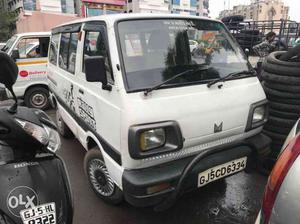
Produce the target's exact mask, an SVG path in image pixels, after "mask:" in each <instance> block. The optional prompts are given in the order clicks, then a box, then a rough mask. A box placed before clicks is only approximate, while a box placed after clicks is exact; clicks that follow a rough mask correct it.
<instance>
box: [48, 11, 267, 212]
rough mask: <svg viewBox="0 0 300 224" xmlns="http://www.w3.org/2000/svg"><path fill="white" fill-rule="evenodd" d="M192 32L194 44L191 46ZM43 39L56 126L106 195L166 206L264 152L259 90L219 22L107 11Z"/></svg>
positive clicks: (110, 199)
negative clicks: (80, 151)
mask: <svg viewBox="0 0 300 224" xmlns="http://www.w3.org/2000/svg"><path fill="white" fill-rule="evenodd" d="M190 40H195V41H197V42H198V44H199V46H201V48H202V50H201V51H199V50H197V51H195V52H196V53H195V54H194V53H191V52H190V45H189V41H190ZM51 45H52V46H53V48H52V47H51V50H50V51H49V66H48V79H49V89H50V98H51V102H52V104H53V106H54V107H56V108H57V122H58V126H59V131H60V133H61V134H62V135H63V136H66V137H70V136H72V134H74V135H75V136H76V138H77V139H78V140H79V141H80V142H81V144H82V145H83V146H84V147H85V148H86V150H87V153H86V156H85V160H84V169H85V172H86V174H87V177H88V180H89V183H90V185H91V187H92V189H93V190H94V192H95V193H96V194H97V195H98V196H99V197H101V198H103V199H104V200H105V201H108V202H110V203H119V202H120V201H121V200H122V199H123V197H124V198H125V199H126V200H127V201H128V202H129V203H131V204H133V205H135V206H151V205H166V204H171V203H170V201H173V202H174V199H176V198H177V197H178V195H180V193H182V192H185V191H188V190H191V189H196V188H198V187H202V186H204V185H206V184H208V183H210V182H213V181H215V180H217V179H220V178H223V177H226V176H229V175H233V174H235V173H237V172H239V171H242V170H244V169H250V167H251V166H253V164H254V163H255V161H256V160H257V159H258V158H259V157H260V156H262V155H264V153H265V152H267V151H268V147H269V144H270V139H269V138H267V137H266V136H264V135H262V134H261V131H262V127H263V124H264V123H265V122H266V120H267V116H268V112H267V101H266V96H265V93H264V91H263V89H262V86H261V84H260V82H259V80H258V79H257V77H256V76H255V73H254V72H253V70H252V67H251V65H250V64H249V63H248V61H247V58H246V57H245V55H244V53H243V51H242V50H241V49H240V48H239V47H238V44H237V42H236V41H235V40H234V39H233V37H232V36H231V35H230V33H228V31H227V29H226V28H225V26H224V24H222V23H221V22H219V21H215V20H211V19H208V18H200V17H196V16H181V15H161V14H160V15H155V14H119V15H106V16H100V17H93V18H88V19H83V20H78V21H76V22H73V23H68V24H64V25H61V26H59V27H56V28H54V29H53V30H52V37H51ZM199 46H198V48H200V47H199ZM169 197H171V198H173V200H170V199H171V198H169ZM166 198H168V200H167V201H164V200H166ZM162 202H163V203H162ZM166 202H168V203H166ZM157 209H158V210H160V209H163V208H162V207H158V208H157Z"/></svg>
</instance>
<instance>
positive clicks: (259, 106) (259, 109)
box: [246, 100, 268, 131]
mask: <svg viewBox="0 0 300 224" xmlns="http://www.w3.org/2000/svg"><path fill="white" fill-rule="evenodd" d="M267 120H268V106H267V100H263V101H260V102H258V103H255V104H252V105H251V106H250V112H249V117H248V122H247V126H246V131H250V130H252V129H254V128H258V127H260V126H263V125H264V124H265V123H266V122H267Z"/></svg>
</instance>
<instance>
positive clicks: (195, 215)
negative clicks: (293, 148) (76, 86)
mask: <svg viewBox="0 0 300 224" xmlns="http://www.w3.org/2000/svg"><path fill="white" fill-rule="evenodd" d="M49 114H50V115H51V117H54V112H49ZM84 153H85V150H84V148H83V147H82V146H81V145H80V143H79V142H78V141H77V140H66V139H62V148H61V150H60V154H61V156H62V157H63V158H64V160H65V162H66V164H67V168H68V171H69V174H70V179H71V185H72V190H73V194H74V204H75V215H74V224H83V223H84V224H96V223H97V224H102V223H103V224H150V223H151V224H152V223H155V224H160V223H163V224H181V223H188V224H205V223H216V224H219V223H220V224H221V223H222V224H224V223H226V224H227V223H228V224H233V223H244V224H248V223H249V224H250V223H251V224H253V223H254V221H255V218H256V215H257V213H258V210H259V207H260V201H261V198H262V194H263V189H264V186H265V184H266V177H263V176H261V175H259V174H246V173H244V172H243V173H240V174H238V175H236V176H233V177H229V178H227V179H226V180H225V181H222V180H221V181H219V182H217V183H213V184H210V185H208V186H206V187H204V188H203V189H199V190H197V191H194V192H191V193H189V194H186V195H184V196H183V197H182V198H181V199H180V200H179V201H178V202H177V203H176V205H175V206H174V207H173V208H171V209H170V210H168V211H166V212H162V213H156V212H154V211H153V210H152V209H151V208H134V207H132V206H130V205H129V204H127V203H123V204H121V205H120V206H117V207H114V206H110V205H107V204H105V203H104V202H103V201H101V200H100V199H98V198H97V197H96V196H95V194H94V193H93V192H92V190H91V189H90V188H89V186H88V184H87V181H86V178H85V176H84V173H83V168H82V164H83V158H84Z"/></svg>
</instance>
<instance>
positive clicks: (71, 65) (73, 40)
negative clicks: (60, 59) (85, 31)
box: [68, 33, 78, 74]
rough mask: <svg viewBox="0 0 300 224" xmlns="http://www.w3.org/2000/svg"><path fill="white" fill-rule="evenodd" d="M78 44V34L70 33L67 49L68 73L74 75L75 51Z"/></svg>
mask: <svg viewBox="0 0 300 224" xmlns="http://www.w3.org/2000/svg"><path fill="white" fill-rule="evenodd" d="M77 44H78V33H71V41H70V47H69V59H68V71H69V72H71V73H73V74H74V73H75V64H76V50H77Z"/></svg>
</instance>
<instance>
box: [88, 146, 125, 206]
mask: <svg viewBox="0 0 300 224" xmlns="http://www.w3.org/2000/svg"><path fill="white" fill-rule="evenodd" d="M84 171H85V174H86V176H87V178H88V181H89V184H90V186H91V187H92V189H93V191H94V192H95V194H96V195H97V196H98V197H99V198H101V199H103V200H104V201H105V202H107V203H109V204H113V205H117V204H120V203H121V202H122V201H123V192H122V191H121V190H120V188H119V187H118V186H117V185H116V184H115V183H114V181H113V180H112V178H111V177H110V175H109V172H108V170H107V167H106V165H105V162H104V159H103V157H102V155H101V152H100V150H99V149H98V148H94V149H91V150H89V151H88V152H87V153H86V155H85V157H84Z"/></svg>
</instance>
